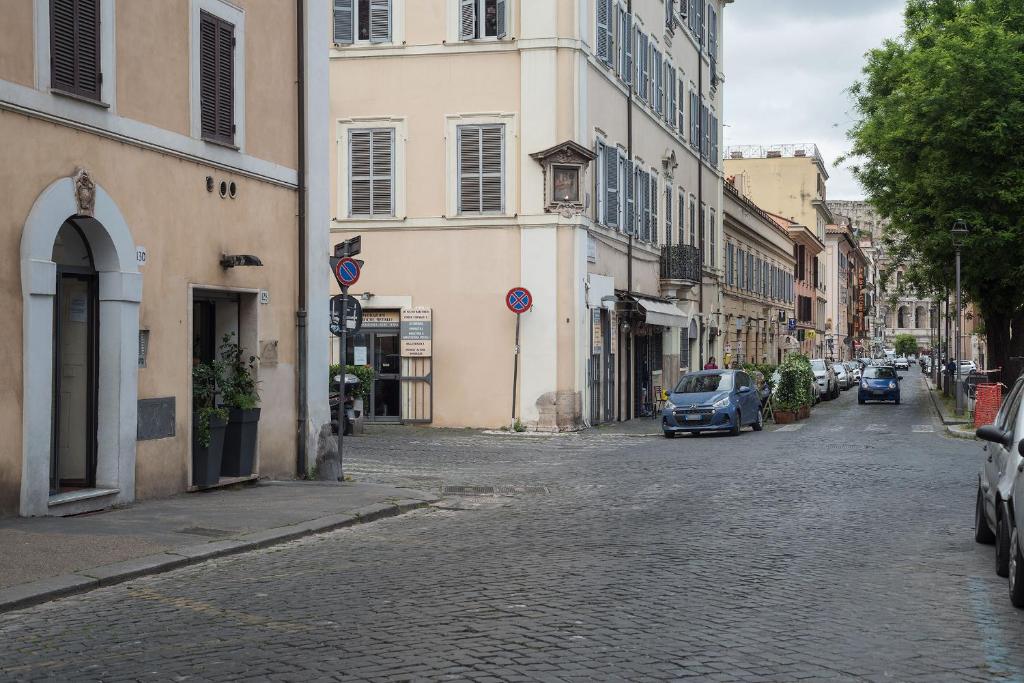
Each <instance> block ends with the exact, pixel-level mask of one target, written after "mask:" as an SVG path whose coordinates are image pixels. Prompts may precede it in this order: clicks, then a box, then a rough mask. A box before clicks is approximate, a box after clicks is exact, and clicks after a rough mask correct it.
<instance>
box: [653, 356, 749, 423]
mask: <svg viewBox="0 0 1024 683" xmlns="http://www.w3.org/2000/svg"><path fill="white" fill-rule="evenodd" d="M744 425H750V426H752V427H753V428H754V431H755V432H759V431H761V430H762V429H763V428H764V415H763V414H762V413H761V396H760V394H758V392H757V390H756V388H755V387H754V383H753V381H752V380H751V378H750V375H748V374H747V373H745V372H743V371H742V370H704V371H701V372H691V373H687V374H686V375H683V377H682V379H680V380H679V383H678V384H677V385H676V387H675V389H673V390H672V393H671V394H669V396H668V401H666V402H665V408H664V409H663V410H662V411H661V427H662V430H663V431H664V433H665V438H666V439H671V438H673V437H674V436H675V435H676V434H677V433H679V432H691V433H699V432H728V433H729V434H732V435H736V434H739V433H740V430H741V429H742V428H743V427H744Z"/></svg>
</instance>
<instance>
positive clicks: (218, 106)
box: [199, 12, 235, 145]
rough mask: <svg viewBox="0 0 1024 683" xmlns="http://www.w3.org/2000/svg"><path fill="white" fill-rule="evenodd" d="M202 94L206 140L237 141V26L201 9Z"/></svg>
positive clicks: (201, 104) (229, 142)
mask: <svg viewBox="0 0 1024 683" xmlns="http://www.w3.org/2000/svg"><path fill="white" fill-rule="evenodd" d="M199 63H200V66H199V98H200V104H199V108H200V122H201V131H202V137H203V139H204V140H210V141H212V142H219V143H222V144H226V145H233V144H234V142H235V81H234V78H235V66H234V64H235V26H234V24H232V23H230V22H228V21H225V20H224V19H221V18H220V17H217V16H214V15H212V14H210V13H209V12H200V13H199Z"/></svg>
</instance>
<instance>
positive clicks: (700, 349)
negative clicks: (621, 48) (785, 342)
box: [697, 10, 749, 370]
mask: <svg viewBox="0 0 1024 683" xmlns="http://www.w3.org/2000/svg"><path fill="white" fill-rule="evenodd" d="M704 11H707V10H704ZM701 16H702V15H701ZM699 20H700V19H699V18H698V21H699ZM697 100H698V102H697V214H698V218H697V221H698V222H697V224H698V225H699V226H700V234H699V235H698V236H697V241H698V243H699V248H700V258H699V259H697V264H698V270H699V271H700V272H699V273H698V278H699V280H700V281H699V282H698V284H697V288H698V289H697V292H698V293H697V317H698V318H699V319H700V330H699V331H698V333H697V369H698V370H700V369H702V368H703V367H704V231H705V229H706V228H707V221H706V220H704V155H703V153H702V152H703V149H704V116H703V110H704V106H703V105H704V27H703V26H701V27H700V40H699V41H697ZM708 151H709V152H710V150H708ZM748 334H749V332H748Z"/></svg>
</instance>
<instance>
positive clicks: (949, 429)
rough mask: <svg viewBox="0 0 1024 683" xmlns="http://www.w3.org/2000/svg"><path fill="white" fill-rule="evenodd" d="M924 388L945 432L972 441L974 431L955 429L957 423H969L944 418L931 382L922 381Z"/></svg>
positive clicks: (956, 437) (974, 438)
mask: <svg viewBox="0 0 1024 683" xmlns="http://www.w3.org/2000/svg"><path fill="white" fill-rule="evenodd" d="M924 386H925V390H926V391H927V392H928V398H929V399H931V404H932V408H934V409H935V413H936V415H938V417H939V422H941V423H942V425H943V426H944V427H945V428H946V433H947V434H949V435H950V436H952V437H953V438H955V439H969V440H971V441H974V440H976V439H977V437H975V436H974V431H973V430H972V431H969V432H964V431H962V430H960V429H957V427H958V426H959V425H966V424H970V423H969V422H967V421H966V420H946V418H945V417H943V415H942V409H941V408H939V404H938V400H937V399H936V398H935V393H934V390H933V389H932V388H931V382H927V381H926V382H925V383H924Z"/></svg>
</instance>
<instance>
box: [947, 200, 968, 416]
mask: <svg viewBox="0 0 1024 683" xmlns="http://www.w3.org/2000/svg"><path fill="white" fill-rule="evenodd" d="M950 232H952V234H953V246H954V247H956V356H954V358H956V384H955V385H954V387H953V388H954V391H955V392H956V414H957V415H963V413H964V398H963V390H962V389H961V385H960V367H961V363H960V361H961V360H962V359H961V358H960V341H961V330H960V248H961V247H962V246H963V244H964V238H965V237H967V221H965V220H964V219H962V218H960V219H957V221H956V222H955V223H953V229H952V230H951V231H950Z"/></svg>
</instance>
